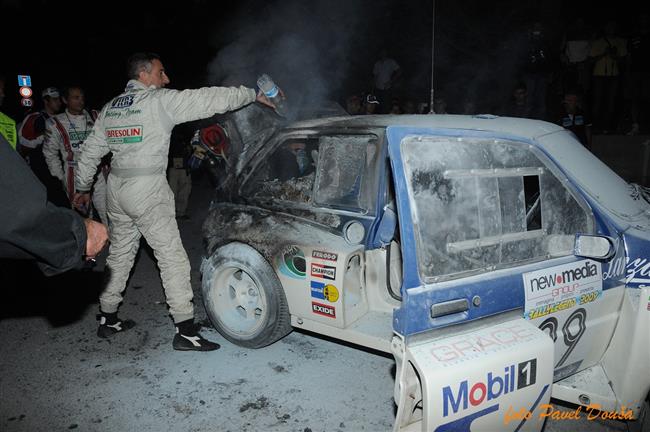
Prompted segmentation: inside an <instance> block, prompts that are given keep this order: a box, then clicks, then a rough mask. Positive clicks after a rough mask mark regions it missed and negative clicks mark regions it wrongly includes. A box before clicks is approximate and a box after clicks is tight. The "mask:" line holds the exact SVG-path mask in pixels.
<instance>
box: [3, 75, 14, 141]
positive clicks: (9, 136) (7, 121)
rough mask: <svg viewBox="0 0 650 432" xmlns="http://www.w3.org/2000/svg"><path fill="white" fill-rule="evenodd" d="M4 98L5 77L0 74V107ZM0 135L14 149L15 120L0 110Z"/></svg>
mask: <svg viewBox="0 0 650 432" xmlns="http://www.w3.org/2000/svg"><path fill="white" fill-rule="evenodd" d="M4 100H5V79H4V77H3V76H0V107H1V106H2V103H3V102H4ZM0 135H2V136H3V137H4V138H5V139H6V140H7V142H8V143H9V144H10V145H11V147H12V148H13V149H14V150H15V149H16V122H15V121H14V119H12V118H11V117H9V116H8V115H6V114H5V113H3V112H2V111H0Z"/></svg>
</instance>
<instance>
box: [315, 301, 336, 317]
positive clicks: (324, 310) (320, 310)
mask: <svg viewBox="0 0 650 432" xmlns="http://www.w3.org/2000/svg"><path fill="white" fill-rule="evenodd" d="M311 310H312V311H313V312H314V313H315V314H318V315H323V316H326V317H328V318H336V309H334V306H327V305H324V304H321V303H316V302H311Z"/></svg>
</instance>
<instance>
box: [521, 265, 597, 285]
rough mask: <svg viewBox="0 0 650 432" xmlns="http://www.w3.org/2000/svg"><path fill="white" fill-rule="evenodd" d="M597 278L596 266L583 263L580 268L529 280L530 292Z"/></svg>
mask: <svg viewBox="0 0 650 432" xmlns="http://www.w3.org/2000/svg"><path fill="white" fill-rule="evenodd" d="M594 276H598V267H597V266H596V264H594V263H592V262H589V261H585V262H584V265H583V266H581V267H576V268H572V269H567V270H563V271H562V272H561V273H549V274H547V275H541V276H538V277H536V278H532V279H530V291H531V292H536V291H541V290H544V289H546V288H553V287H555V286H563V285H568V284H570V283H572V282H574V281H578V280H580V279H586V278H591V277H594Z"/></svg>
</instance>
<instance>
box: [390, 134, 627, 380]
mask: <svg viewBox="0 0 650 432" xmlns="http://www.w3.org/2000/svg"><path fill="white" fill-rule="evenodd" d="M461 133H462V135H460V134H461ZM387 136H388V140H389V152H390V156H391V163H392V169H393V175H394V178H395V190H396V195H397V201H398V208H399V217H400V235H401V239H402V254H403V256H404V260H403V261H404V265H403V274H404V278H403V279H404V284H403V286H402V297H403V301H402V307H401V308H400V309H399V310H397V311H396V312H395V314H394V327H395V329H396V331H398V333H400V334H403V335H406V336H408V335H410V334H415V333H420V332H423V331H426V330H429V329H432V328H439V327H445V326H449V325H452V324H457V323H462V322H466V321H472V320H476V319H480V318H483V317H487V316H491V315H495V314H499V313H503V312H506V311H510V310H517V309H519V310H521V311H522V315H523V317H524V318H525V319H527V320H529V321H531V323H533V324H535V325H536V326H538V327H539V328H541V329H543V330H544V331H545V332H547V333H548V334H549V336H550V337H551V338H552V339H553V341H554V344H555V354H554V355H555V360H554V361H555V363H554V368H555V377H554V379H556V380H557V379H561V378H563V377H565V376H567V375H569V374H572V373H574V372H576V371H578V370H581V369H584V368H586V367H589V366H591V365H593V364H594V363H595V362H596V361H598V359H599V358H600V357H601V356H602V354H603V352H604V350H605V348H606V346H607V344H608V342H609V340H610V338H611V335H612V332H613V330H614V326H615V324H616V321H617V317H618V313H619V312H618V311H619V308H620V304H621V299H622V292H623V290H622V287H621V283H620V281H615V280H608V281H607V282H606V283H603V272H606V271H608V269H609V261H608V260H600V261H597V260H593V259H584V258H581V257H577V256H574V254H573V251H574V241H575V235H576V234H577V233H586V234H589V233H592V234H593V233H596V232H598V233H600V234H604V235H611V236H615V235H616V234H615V233H612V232H610V231H608V228H607V226H605V225H604V224H602V223H601V222H600V218H598V217H596V215H594V214H593V212H592V210H591V208H590V207H589V206H588V204H587V202H586V201H585V200H584V199H583V197H582V196H581V195H580V193H579V191H577V190H576V189H575V188H574V187H573V186H572V185H571V184H570V182H569V181H568V179H567V178H566V176H565V175H564V174H563V173H562V172H561V170H560V169H559V168H558V167H557V166H556V165H555V164H554V163H553V162H552V161H551V160H550V159H549V158H548V157H547V156H546V155H545V154H544V153H543V151H541V149H539V148H538V147H536V146H535V145H534V143H531V142H527V141H524V140H521V141H519V140H517V139H513V138H512V137H501V136H495V135H494V134H493V133H484V132H479V131H471V132H467V131H462V132H459V131H458V130H423V129H418V128H401V127H396V128H388V131H387ZM621 256H624V251H623V249H622V248H619V250H617V253H616V255H615V256H614V257H613V258H612V259H616V258H617V257H619V258H620V257H621ZM485 343H497V344H498V343H499V341H492V342H490V341H486V342H485ZM484 348H485V347H483V346H480V345H478V346H471V347H465V348H463V349H471V350H482V349H484Z"/></svg>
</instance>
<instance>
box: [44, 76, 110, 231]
mask: <svg viewBox="0 0 650 432" xmlns="http://www.w3.org/2000/svg"><path fill="white" fill-rule="evenodd" d="M63 102H64V103H65V105H66V109H65V110H64V111H63V112H62V113H60V114H56V115H54V116H52V117H51V118H49V119H48V121H47V123H46V127H45V139H44V140H43V156H45V162H46V163H47V167H48V168H49V170H50V174H52V175H53V176H54V177H56V178H58V179H59V180H60V181H61V182H62V183H63V189H64V190H65V192H66V194H67V195H68V198H69V202H70V203H72V200H73V198H74V192H75V187H74V175H75V171H76V169H77V168H76V167H77V160H78V159H79V154H80V153H81V148H82V147H83V143H84V141H85V140H86V138H87V137H88V135H90V131H91V130H92V128H93V124H94V123H95V118H96V117H97V113H96V112H94V111H93V112H88V111H87V110H86V98H85V95H84V91H83V89H82V88H81V87H79V86H70V87H67V88H66V89H65V90H64V93H63ZM100 165H101V164H100V163H98V164H97V166H96V167H95V173H94V176H95V179H94V184H93V200H92V204H93V206H94V208H95V210H97V213H98V215H99V218H100V219H101V221H102V223H104V224H105V225H108V218H107V216H106V178H105V172H104V171H105V170H103V169H102V168H103V167H100ZM80 210H81V211H82V213H84V214H91V215H92V212H91V211H90V207H89V206H88V207H86V208H84V209H80Z"/></svg>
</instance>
